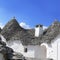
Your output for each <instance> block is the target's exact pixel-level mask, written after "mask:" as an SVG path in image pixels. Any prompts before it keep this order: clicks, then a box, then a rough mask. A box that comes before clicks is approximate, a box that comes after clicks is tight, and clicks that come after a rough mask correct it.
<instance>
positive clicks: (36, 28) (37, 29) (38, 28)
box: [35, 25, 43, 37]
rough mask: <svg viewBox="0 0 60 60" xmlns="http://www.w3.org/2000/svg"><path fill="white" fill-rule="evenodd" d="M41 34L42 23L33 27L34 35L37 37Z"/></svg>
mask: <svg viewBox="0 0 60 60" xmlns="http://www.w3.org/2000/svg"><path fill="white" fill-rule="evenodd" d="M42 34H43V25H36V27H35V37H39V36H40V35H42Z"/></svg>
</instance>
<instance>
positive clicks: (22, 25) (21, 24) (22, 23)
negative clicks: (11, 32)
mask: <svg viewBox="0 0 60 60" xmlns="http://www.w3.org/2000/svg"><path fill="white" fill-rule="evenodd" d="M20 26H21V27H23V28H25V29H31V27H30V26H29V25H28V24H26V23H25V22H21V23H20ZM47 28H48V27H47V26H43V30H45V29H47Z"/></svg>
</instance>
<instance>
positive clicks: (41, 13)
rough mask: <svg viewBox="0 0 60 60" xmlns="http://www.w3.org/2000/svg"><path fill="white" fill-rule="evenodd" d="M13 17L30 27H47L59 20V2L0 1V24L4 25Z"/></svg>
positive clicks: (42, 0)
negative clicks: (39, 25)
mask: <svg viewBox="0 0 60 60" xmlns="http://www.w3.org/2000/svg"><path fill="white" fill-rule="evenodd" d="M14 16H15V17H16V19H17V21H18V22H19V23H20V22H25V23H26V24H28V25H30V26H31V27H33V26H35V25H36V24H43V25H45V26H49V25H50V24H51V23H52V22H53V21H54V20H55V19H58V20H60V0H0V24H1V23H2V25H5V24H6V23H7V22H8V21H9V20H10V19H11V18H12V17H14Z"/></svg>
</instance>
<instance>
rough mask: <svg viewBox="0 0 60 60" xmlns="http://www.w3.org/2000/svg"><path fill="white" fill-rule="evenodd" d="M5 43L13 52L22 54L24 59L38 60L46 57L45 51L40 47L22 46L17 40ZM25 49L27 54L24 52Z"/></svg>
mask: <svg viewBox="0 0 60 60" xmlns="http://www.w3.org/2000/svg"><path fill="white" fill-rule="evenodd" d="M7 43H8V46H9V47H11V48H12V49H13V50H14V51H15V52H18V53H22V54H23V55H24V56H25V57H29V58H40V59H42V58H45V57H46V52H45V51H46V50H44V49H45V48H44V47H42V46H40V45H36V46H34V45H29V46H23V45H22V44H21V42H20V41H19V40H14V41H8V42H7ZM25 47H26V48H27V52H24V48H25Z"/></svg>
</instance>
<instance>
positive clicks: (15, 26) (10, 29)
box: [1, 18, 23, 40]
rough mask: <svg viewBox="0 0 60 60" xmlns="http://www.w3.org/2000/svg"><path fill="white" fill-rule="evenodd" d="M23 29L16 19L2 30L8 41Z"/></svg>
mask: <svg viewBox="0 0 60 60" xmlns="http://www.w3.org/2000/svg"><path fill="white" fill-rule="evenodd" d="M22 29H23V28H22V27H20V25H19V23H18V22H17V20H16V19H15V18H13V19H11V20H10V21H9V22H8V23H7V24H6V25H5V26H4V28H3V29H2V31H1V34H2V35H3V36H4V37H5V38H6V39H7V40H9V38H10V37H12V36H13V35H14V34H15V32H17V31H18V30H19V31H20V30H22Z"/></svg>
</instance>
